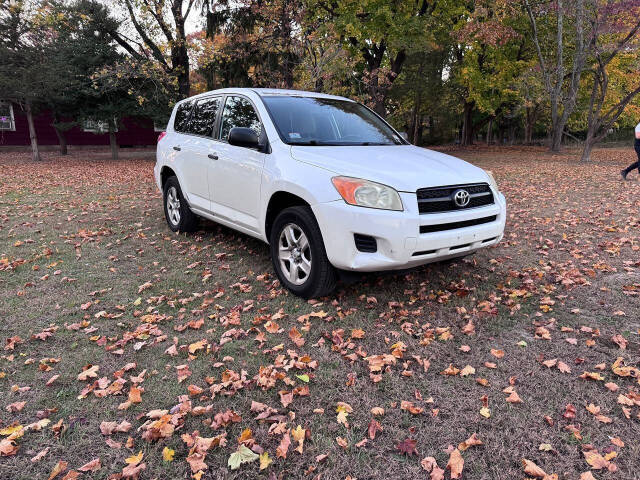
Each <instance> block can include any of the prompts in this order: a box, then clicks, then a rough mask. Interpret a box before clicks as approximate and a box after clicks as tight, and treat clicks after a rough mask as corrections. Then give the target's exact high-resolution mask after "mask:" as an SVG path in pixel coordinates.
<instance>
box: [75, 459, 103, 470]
mask: <svg viewBox="0 0 640 480" xmlns="http://www.w3.org/2000/svg"><path fill="white" fill-rule="evenodd" d="M101 468H102V465H101V463H100V457H98V458H94V459H93V460H91V461H90V462H87V463H85V464H84V465H83V466H81V467H80V468H79V469H78V470H79V471H80V472H96V471H98V470H100V469H101Z"/></svg>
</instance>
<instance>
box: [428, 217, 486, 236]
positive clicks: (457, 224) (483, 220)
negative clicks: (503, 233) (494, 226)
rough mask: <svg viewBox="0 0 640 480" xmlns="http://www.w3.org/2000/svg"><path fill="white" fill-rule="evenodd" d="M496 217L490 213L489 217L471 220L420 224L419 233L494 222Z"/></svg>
mask: <svg viewBox="0 0 640 480" xmlns="http://www.w3.org/2000/svg"><path fill="white" fill-rule="evenodd" d="M497 218H498V216H497V215H492V216H490V217H483V218H474V219H473V220H464V221H461V222H451V223H439V224H437V225H421V226H420V233H433V232H444V231H445V230H455V229H457V228H466V227H473V226H474V225H482V224H483V223H491V222H495V221H496V219H497Z"/></svg>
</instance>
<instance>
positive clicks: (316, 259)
mask: <svg viewBox="0 0 640 480" xmlns="http://www.w3.org/2000/svg"><path fill="white" fill-rule="evenodd" d="M269 241H270V245H271V259H272V261H273V267H274V269H275V271H276V274H277V275H278V279H279V280H280V283H282V284H283V285H284V286H285V287H286V288H287V289H288V290H290V291H291V292H292V293H294V294H295V295H298V296H299V297H302V298H315V297H322V296H324V295H327V294H329V293H331V292H332V291H333V290H334V288H335V286H336V277H337V276H336V270H335V268H334V267H333V265H331V263H329V260H328V259H327V253H326V251H325V249H324V241H323V240H322V234H321V232H320V227H318V222H316V219H315V217H314V216H313V212H312V211H311V209H310V208H309V207H290V208H287V209H285V210H283V211H282V212H280V214H279V215H278V216H277V217H276V220H275V222H274V223H273V228H272V229H271V235H270V239H269Z"/></svg>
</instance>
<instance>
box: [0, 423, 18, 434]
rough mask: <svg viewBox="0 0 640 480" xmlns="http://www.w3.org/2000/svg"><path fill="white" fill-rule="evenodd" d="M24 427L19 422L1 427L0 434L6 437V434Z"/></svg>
mask: <svg viewBox="0 0 640 480" xmlns="http://www.w3.org/2000/svg"><path fill="white" fill-rule="evenodd" d="M23 428H24V427H23V426H22V425H20V424H19V423H18V424H16V425H11V426H9V427H6V428H3V429H2V430H0V435H2V436H4V437H6V436H8V435H11V434H12V433H15V432H17V431H19V430H22V429H23Z"/></svg>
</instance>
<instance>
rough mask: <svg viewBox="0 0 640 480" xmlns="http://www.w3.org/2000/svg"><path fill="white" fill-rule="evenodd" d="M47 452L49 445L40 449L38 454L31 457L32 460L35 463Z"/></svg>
mask: <svg viewBox="0 0 640 480" xmlns="http://www.w3.org/2000/svg"><path fill="white" fill-rule="evenodd" d="M47 453H49V447H47V448H45V449H44V450H40V451H39V452H38V454H37V455H35V456H33V457H31V461H32V462H33V463H35V462H39V461H40V460H42V458H43V457H44V456H45V455H46V454H47Z"/></svg>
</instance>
